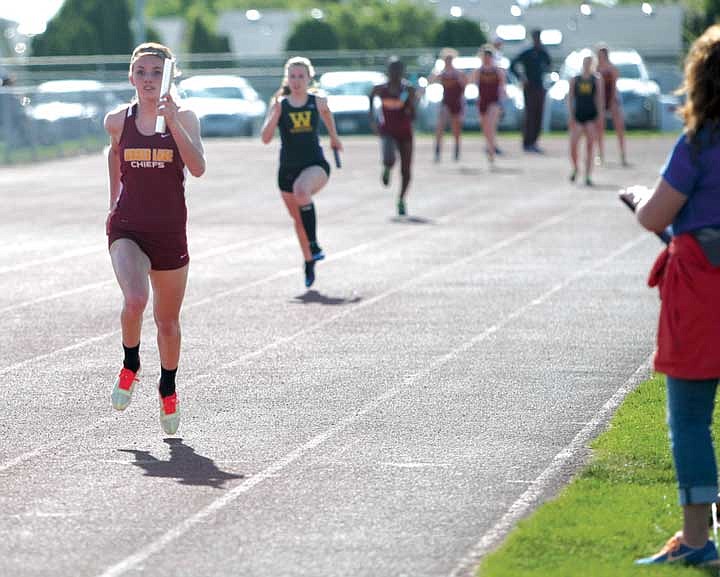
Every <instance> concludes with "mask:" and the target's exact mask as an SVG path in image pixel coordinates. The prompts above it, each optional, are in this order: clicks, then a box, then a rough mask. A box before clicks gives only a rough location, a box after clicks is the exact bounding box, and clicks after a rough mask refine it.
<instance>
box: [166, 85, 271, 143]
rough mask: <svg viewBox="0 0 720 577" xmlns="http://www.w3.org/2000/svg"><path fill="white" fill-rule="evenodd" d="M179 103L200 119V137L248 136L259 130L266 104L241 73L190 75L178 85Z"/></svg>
mask: <svg viewBox="0 0 720 577" xmlns="http://www.w3.org/2000/svg"><path fill="white" fill-rule="evenodd" d="M178 90H179V91H180V96H181V97H182V98H183V105H184V106H186V107H187V108H189V109H191V110H193V111H194V112H195V114H197V116H198V119H199V120H200V130H201V133H202V135H203V136H252V135H253V134H256V133H258V132H259V131H260V126H261V125H262V122H263V119H264V117H265V111H266V109H267V105H266V104H265V102H263V101H262V100H261V99H260V97H259V96H258V93H257V92H255V89H254V88H253V87H252V86H251V85H250V83H249V82H248V81H247V80H246V79H245V78H242V77H241V76H233V75H230V74H215V75H207V76H191V77H190V78H186V79H184V80H182V81H180V83H179V84H178Z"/></svg>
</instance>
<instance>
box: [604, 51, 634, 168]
mask: <svg viewBox="0 0 720 577" xmlns="http://www.w3.org/2000/svg"><path fill="white" fill-rule="evenodd" d="M597 59H598V60H597V67H596V71H597V72H598V73H599V74H600V76H602V79H603V86H604V88H605V112H610V114H611V116H612V121H613V128H614V129H615V133H616V134H617V137H618V146H619V147H620V162H621V163H622V165H623V166H627V165H628V163H627V158H626V155H625V116H624V114H623V109H622V103H621V102H620V96H619V95H618V92H617V79H618V77H619V75H620V74H619V73H618V69H617V68H615V66H613V64H612V62H610V55H609V53H608V47H607V46H605V45H600V46H599V47H598V48H597ZM604 136H605V115H603V116H602V117H601V118H598V127H597V139H598V153H599V154H600V160H601V161H604V160H605V142H604Z"/></svg>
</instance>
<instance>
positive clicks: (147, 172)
mask: <svg viewBox="0 0 720 577" xmlns="http://www.w3.org/2000/svg"><path fill="white" fill-rule="evenodd" d="M136 114H137V104H134V105H133V106H131V107H129V108H128V111H127V115H126V116H125V124H124V125H123V131H122V135H121V136H120V182H121V183H122V186H121V190H120V196H119V198H118V203H117V208H116V210H115V214H114V215H113V219H112V224H113V225H115V226H118V227H120V228H122V229H125V230H128V231H137V232H182V231H184V230H185V223H186V221H187V207H186V206H185V163H184V162H183V160H182V158H181V157H180V152H179V151H178V148H177V145H176V144H175V140H174V139H173V136H172V134H171V133H170V131H166V132H165V133H163V134H153V135H151V136H145V135H144V134H140V131H139V130H138V129H137V126H136V124H135V118H136Z"/></svg>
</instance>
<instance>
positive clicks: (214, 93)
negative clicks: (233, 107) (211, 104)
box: [184, 86, 245, 100]
mask: <svg viewBox="0 0 720 577" xmlns="http://www.w3.org/2000/svg"><path fill="white" fill-rule="evenodd" d="M184 92H185V94H186V95H187V96H188V97H194V98H235V99H240V100H244V99H245V94H244V93H243V90H242V89H241V88H238V87H237V86H207V87H205V88H186V89H185V90H184Z"/></svg>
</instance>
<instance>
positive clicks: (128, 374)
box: [110, 367, 140, 411]
mask: <svg viewBox="0 0 720 577" xmlns="http://www.w3.org/2000/svg"><path fill="white" fill-rule="evenodd" d="M139 382H140V369H139V368H138V370H137V372H133V371H131V370H130V369H126V368H125V367H123V368H122V369H120V374H119V375H118V377H117V379H115V385H114V386H113V390H112V393H110V399H111V400H112V406H113V408H115V409H117V410H118V411H124V410H125V409H126V407H127V406H128V405H129V404H130V401H131V399H132V394H133V391H134V390H135V383H139Z"/></svg>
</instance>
